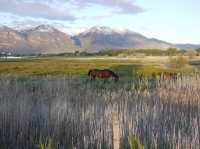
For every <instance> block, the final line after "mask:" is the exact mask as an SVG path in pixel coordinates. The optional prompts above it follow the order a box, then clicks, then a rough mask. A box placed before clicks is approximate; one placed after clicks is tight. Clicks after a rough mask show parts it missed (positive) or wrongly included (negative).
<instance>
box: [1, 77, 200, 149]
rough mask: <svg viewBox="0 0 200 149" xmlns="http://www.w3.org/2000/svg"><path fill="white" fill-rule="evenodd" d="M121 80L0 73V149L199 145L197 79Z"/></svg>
mask: <svg viewBox="0 0 200 149" xmlns="http://www.w3.org/2000/svg"><path fill="white" fill-rule="evenodd" d="M124 82H125V83H124ZM124 82H123V83H122V82H121V83H120V82H118V83H112V81H110V82H108V83H104V82H103V81H96V82H90V81H89V80H87V79H84V78H83V79H80V78H68V77H27V78H26V77H25V78H21V77H5V76H1V77H0V148H2V149H40V148H42V147H41V146H43V147H44V146H45V144H51V145H49V146H51V147H49V148H55V149H75V148H76V149H113V144H114V143H115V142H114V141H113V131H114V129H113V121H112V120H113V118H112V114H113V113H115V116H116V114H117V116H118V118H115V121H116V120H117V122H115V123H117V126H118V124H119V131H120V134H119V133H117V136H119V139H120V148H121V149H129V148H131V146H130V143H129V142H130V137H129V136H134V138H137V139H136V141H138V142H140V144H141V146H142V147H143V148H144V149H151V148H152V149H157V148H158V149H159V148H164V149H168V148H169V149H189V148H191V149H196V148H200V85H199V84H200V77H193V76H187V77H183V79H178V80H177V81H173V80H171V81H161V80H159V79H155V80H140V81H136V80H135V79H133V80H132V81H130V80H129V81H128V82H126V81H124ZM117 126H116V129H117V131H118V127H117ZM49 142H50V143H49ZM46 146H48V145H46ZM46 148H48V147H46Z"/></svg>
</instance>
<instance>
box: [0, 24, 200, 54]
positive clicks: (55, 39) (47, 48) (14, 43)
mask: <svg viewBox="0 0 200 149" xmlns="http://www.w3.org/2000/svg"><path fill="white" fill-rule="evenodd" d="M184 46H186V47H187V48H188V45H175V44H171V43H168V42H165V41H162V40H158V39H154V38H147V37H145V36H143V35H142V34H139V33H136V32H133V31H130V30H127V29H121V30H119V29H118V30H117V29H113V28H109V27H100V26H96V27H92V28H89V29H86V30H81V31H80V32H78V33H76V34H69V33H68V32H66V31H65V30H63V28H56V27H52V26H49V25H40V26H36V27H31V28H27V29H16V28H11V27H7V26H1V27H0V52H9V53H12V54H57V53H70V52H75V51H85V52H99V51H101V50H106V49H163V50H165V49H168V48H174V47H178V48H179V47H181V48H184ZM191 46H193V45H189V47H191ZM194 47H195V48H197V47H198V46H194ZM199 47H200V46H199Z"/></svg>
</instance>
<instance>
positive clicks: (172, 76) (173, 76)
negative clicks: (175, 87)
mask: <svg viewBox="0 0 200 149" xmlns="http://www.w3.org/2000/svg"><path fill="white" fill-rule="evenodd" d="M160 77H161V79H162V80H177V77H178V74H177V73H176V72H163V73H161V76H160Z"/></svg>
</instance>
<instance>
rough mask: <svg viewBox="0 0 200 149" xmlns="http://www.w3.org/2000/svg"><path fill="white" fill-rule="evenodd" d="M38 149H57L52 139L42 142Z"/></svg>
mask: <svg viewBox="0 0 200 149" xmlns="http://www.w3.org/2000/svg"><path fill="white" fill-rule="evenodd" d="M38 149H55V148H54V145H53V141H52V139H51V138H48V139H47V140H46V141H45V142H44V143H43V142H40V144H39V145H38Z"/></svg>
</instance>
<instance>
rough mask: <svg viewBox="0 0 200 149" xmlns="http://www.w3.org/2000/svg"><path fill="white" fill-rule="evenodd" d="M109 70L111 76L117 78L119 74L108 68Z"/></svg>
mask: <svg viewBox="0 0 200 149" xmlns="http://www.w3.org/2000/svg"><path fill="white" fill-rule="evenodd" d="M107 70H109V69H107ZM109 71H110V72H111V74H112V76H113V77H115V78H119V76H118V75H117V74H116V73H114V72H113V71H112V70H109Z"/></svg>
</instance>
